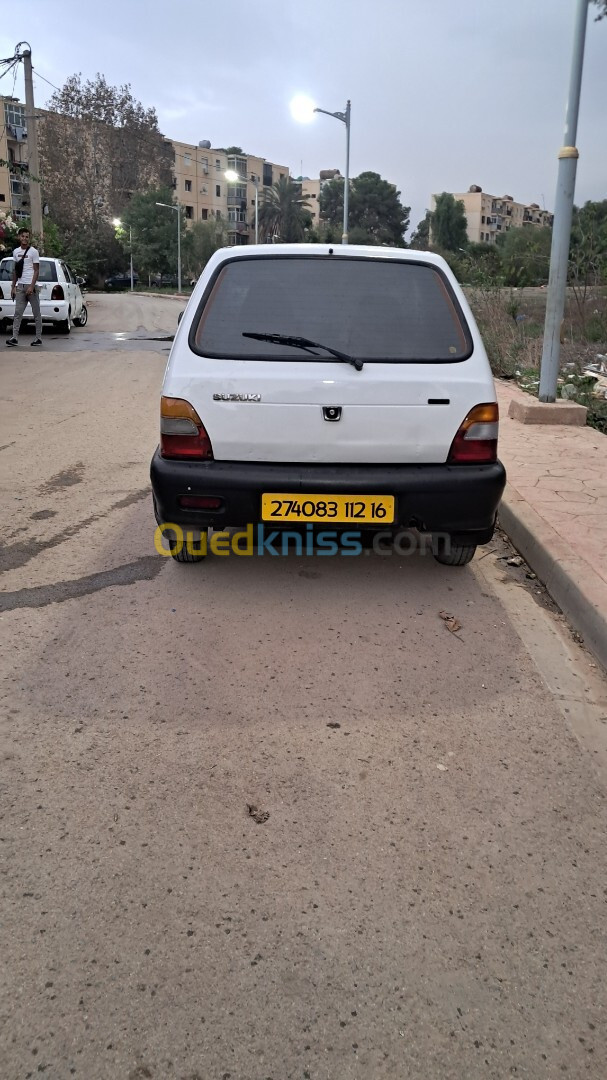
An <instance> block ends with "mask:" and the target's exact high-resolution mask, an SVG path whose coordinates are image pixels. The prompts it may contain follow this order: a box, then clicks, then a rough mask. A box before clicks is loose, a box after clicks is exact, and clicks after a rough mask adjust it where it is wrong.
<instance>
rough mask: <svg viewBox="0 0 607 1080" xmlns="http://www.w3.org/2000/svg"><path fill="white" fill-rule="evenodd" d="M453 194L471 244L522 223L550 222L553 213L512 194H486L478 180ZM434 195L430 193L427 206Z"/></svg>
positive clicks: (492, 238) (488, 240) (492, 240)
mask: <svg viewBox="0 0 607 1080" xmlns="http://www.w3.org/2000/svg"><path fill="white" fill-rule="evenodd" d="M453 198H454V199H457V200H458V201H460V202H463V204H464V210H465V211H466V220H467V222H468V240H469V241H470V243H472V244H495V243H496V241H497V238H498V236H499V235H500V234H501V233H504V232H507V231H508V229H511V228H520V227H522V226H523V225H525V226H526V225H539V226H546V225H547V226H551V225H552V221H553V215H552V214H551V213H549V212H548V211H547V210H542V209H540V207H539V206H538V204H537V203H520V202H516V201H515V200H514V199H513V197H512V195H499V196H498V195H489V193H488V192H486V191H483V189H482V188H481V187H479V186H478V184H472V185H471V187H469V188H468V191H464V192H453ZM436 199H437V196H436V195H433V196H432V199H431V203H430V209H431V210H434V208H435V206H436Z"/></svg>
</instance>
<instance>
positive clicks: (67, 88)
mask: <svg viewBox="0 0 607 1080" xmlns="http://www.w3.org/2000/svg"><path fill="white" fill-rule="evenodd" d="M49 109H50V111H48V112H45V113H44V115H43V117H42V118H41V120H40V125H39V131H40V162H41V179H42V187H43V192H44V199H45V201H46V202H47V203H48V204H49V208H50V211H51V215H52V218H53V220H54V221H55V222H56V223H57V225H58V227H59V229H60V230H61V232H62V234H63V236H64V239H65V242H66V245H67V247H66V252H65V253H66V255H67V254H68V253H69V252H71V251H72V250H74V251H77V252H79V256H78V257H86V258H87V260H88V261H89V265H88V266H87V267H86V268H85V269H86V270H87V272H88V273H90V274H92V275H93V276H94V275H95V274H100V273H102V272H104V271H105V270H107V268H108V267H107V265H106V263H105V260H106V258H107V257H108V255H109V254H110V253H111V249H112V247H113V245H114V234H113V230H112V227H111V224H110V223H111V220H112V218H113V217H122V216H123V211H124V209H125V207H126V205H127V204H128V201H129V198H130V197H131V195H132V193H133V192H135V191H142V190H145V189H146V188H148V187H151V186H156V187H168V186H169V185H170V184H171V182H172V166H173V162H174V154H173V149H172V146H171V144H170V143H169V142H168V141H167V140H165V139H164V137H163V136H162V135H161V133H160V131H159V130H158V120H157V117H156V112H155V110H154V109H145V108H144V106H143V105H142V104H141V102H139V101H137V100H136V99H135V98H134V97H133V95H132V93H131V89H130V86H128V85H126V86H118V87H115V86H110V85H109V84H108V83H107V82H106V80H105V78H104V77H103V75H97V76H96V78H95V79H92V80H89V81H86V82H83V81H82V77H81V76H80V75H72V76H70V77H69V78H68V79H67V81H66V83H65V85H64V87H63V89H62V90H58V91H57V92H56V93H55V94H54V95H53V97H51V99H50V101H49ZM71 257H72V259H73V261H75V258H74V257H73V256H71ZM83 269H84V268H83Z"/></svg>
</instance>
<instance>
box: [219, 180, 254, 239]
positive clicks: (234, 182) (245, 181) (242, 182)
mask: <svg viewBox="0 0 607 1080" xmlns="http://www.w3.org/2000/svg"><path fill="white" fill-rule="evenodd" d="M223 175H224V176H225V178H226V180H227V181H228V183H229V184H238V183H241V184H246V183H248V180H247V177H246V176H239V175H238V173H237V172H236V171H235V170H234V169H228V170H227V171H226V172H225V173H224V174H223ZM251 183H252V184H253V186H254V188H255V243H256V244H258V243H259V180H258V179H254V178H253V176H252V175H251Z"/></svg>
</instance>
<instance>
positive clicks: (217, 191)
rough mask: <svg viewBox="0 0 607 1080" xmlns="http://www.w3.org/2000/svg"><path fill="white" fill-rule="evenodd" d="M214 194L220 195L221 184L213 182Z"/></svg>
mask: <svg viewBox="0 0 607 1080" xmlns="http://www.w3.org/2000/svg"><path fill="white" fill-rule="evenodd" d="M215 194H216V195H217V197H218V198H219V196H220V195H221V184H215Z"/></svg>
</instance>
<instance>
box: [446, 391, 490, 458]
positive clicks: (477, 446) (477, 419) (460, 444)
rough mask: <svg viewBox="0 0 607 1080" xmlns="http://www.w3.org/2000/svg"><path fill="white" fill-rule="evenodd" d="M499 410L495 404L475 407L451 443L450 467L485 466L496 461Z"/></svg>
mask: <svg viewBox="0 0 607 1080" xmlns="http://www.w3.org/2000/svg"><path fill="white" fill-rule="evenodd" d="M498 427H499V410H498V407H497V402H495V401H492V402H489V403H488V404H486V405H475V406H474V408H473V409H471V411H470V412H469V413H468V415H467V417H466V419H465V420H464V422H463V424H462V425H461V427H460V429H459V431H458V433H457V435H456V436H455V438H454V440H453V442H452V443H451V449H450V451H449V457H448V458H447V461H448V462H449V464H451V465H466V464H474V465H487V464H490V463H491V462H493V461H497V433H498Z"/></svg>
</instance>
